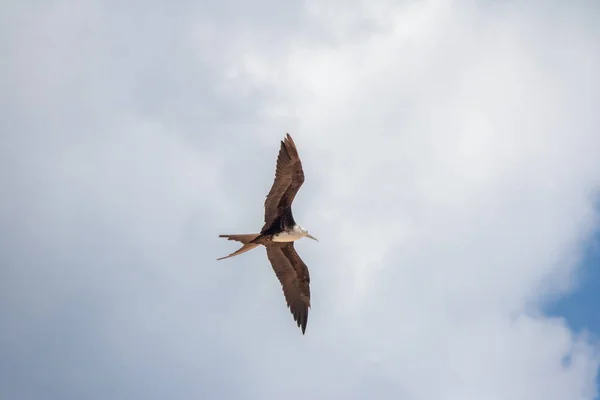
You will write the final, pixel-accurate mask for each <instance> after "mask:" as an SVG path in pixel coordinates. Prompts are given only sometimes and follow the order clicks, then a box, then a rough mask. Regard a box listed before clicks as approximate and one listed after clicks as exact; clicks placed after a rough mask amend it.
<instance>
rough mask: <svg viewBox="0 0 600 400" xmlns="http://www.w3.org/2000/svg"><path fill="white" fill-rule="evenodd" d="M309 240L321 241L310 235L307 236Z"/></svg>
mask: <svg viewBox="0 0 600 400" xmlns="http://www.w3.org/2000/svg"><path fill="white" fill-rule="evenodd" d="M306 237H307V238H311V239H312V240H316V241H317V242H318V241H319V239H317V238H316V237H313V236H311V235H310V234H308V233H307V234H306Z"/></svg>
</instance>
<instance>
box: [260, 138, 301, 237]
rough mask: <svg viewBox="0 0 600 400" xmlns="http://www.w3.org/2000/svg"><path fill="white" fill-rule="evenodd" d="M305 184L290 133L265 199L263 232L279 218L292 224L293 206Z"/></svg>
mask: <svg viewBox="0 0 600 400" xmlns="http://www.w3.org/2000/svg"><path fill="white" fill-rule="evenodd" d="M303 183H304V171H303V170H302V163H301V162H300V156H299V155H298V150H297V149H296V145H295V144H294V141H293V140H292V137H291V136H290V134H289V133H287V134H286V137H285V139H284V140H282V141H281V148H280V149H279V155H278V156H277V166H276V168H275V180H274V181H273V186H271V190H270V191H269V194H268V195H267V198H266V199H265V225H264V226H263V228H262V232H264V231H265V230H267V229H269V228H270V227H271V226H272V225H273V222H275V220H276V219H277V217H279V216H282V217H283V218H288V219H290V220H291V221H289V222H292V221H293V217H292V211H291V206H292V202H293V201H294V197H296V193H298V189H300V186H302V184H303Z"/></svg>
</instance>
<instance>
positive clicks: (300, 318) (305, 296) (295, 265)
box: [266, 242, 310, 334]
mask: <svg viewBox="0 0 600 400" xmlns="http://www.w3.org/2000/svg"><path fill="white" fill-rule="evenodd" d="M266 248H267V257H268V258H269V261H270V262H271V266H272V267H273V270H274V271H275V275H277V278H278V279H279V282H281V287H282V289H283V294H284V296H285V299H286V302H287V305H288V307H289V308H290V311H291V313H292V315H293V316H294V320H295V321H296V323H297V325H298V327H300V328H301V329H302V334H304V332H305V331H306V324H307V322H308V309H309V308H310V286H309V284H310V275H309V273H308V268H307V267H306V264H304V261H302V259H301V258H300V256H299V255H298V253H297V252H296V249H294V242H286V243H270V244H268V245H266Z"/></svg>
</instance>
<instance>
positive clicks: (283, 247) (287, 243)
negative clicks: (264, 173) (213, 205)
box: [217, 133, 318, 335]
mask: <svg viewBox="0 0 600 400" xmlns="http://www.w3.org/2000/svg"><path fill="white" fill-rule="evenodd" d="M303 183H304V171H303V170H302V163H301V162H300V157H299V155H298V150H297V149H296V145H295V144H294V141H293V140H292V137H291V136H290V134H289V133H286V137H285V138H284V140H282V141H281V147H280V149H279V155H278V156H277V166H276V169H275V180H274V182H273V186H272V187H271V190H270V191H269V194H268V195H267V198H266V199H265V205H264V207H265V224H264V226H263V227H262V230H261V231H260V233H248V234H241V235H219V237H222V238H227V239H228V240H235V241H238V242H241V243H242V244H243V246H242V247H241V248H240V249H239V250H237V251H236V252H234V253H231V254H230V255H228V256H225V257H221V258H218V259H217V260H224V259H226V258H229V257H234V256H237V255H239V254H242V253H245V252H247V251H249V250H252V249H254V248H255V247H258V246H260V245H261V244H262V245H263V246H265V248H266V249H267V258H268V259H269V261H270V262H271V266H272V267H273V270H274V271H275V275H277V278H278V279H279V282H281V287H282V289H283V294H284V296H285V299H286V302H287V305H288V307H289V309H290V311H291V313H292V315H293V316H294V320H295V321H296V323H297V325H298V327H299V328H301V329H302V334H303V335H304V332H305V331H306V323H307V321H308V309H309V308H310V287H309V284H310V275H309V273H308V268H307V267H306V264H304V261H302V259H301V258H300V256H299V255H298V253H297V252H296V249H294V241H296V240H298V239H301V238H303V237H307V238H310V239H313V240H316V241H318V240H317V239H316V238H315V237H313V236H311V235H310V234H309V233H308V231H307V230H306V229H304V228H303V227H302V226H300V225H299V224H297V223H296V221H294V216H293V215H292V202H293V201H294V197H296V193H298V189H300V186H302V184H303Z"/></svg>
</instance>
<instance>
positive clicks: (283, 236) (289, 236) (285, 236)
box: [273, 232, 302, 242]
mask: <svg viewBox="0 0 600 400" xmlns="http://www.w3.org/2000/svg"><path fill="white" fill-rule="evenodd" d="M301 238H302V234H301V233H300V232H281V233H278V234H277V235H273V241H274V242H293V241H296V240H298V239H301Z"/></svg>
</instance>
